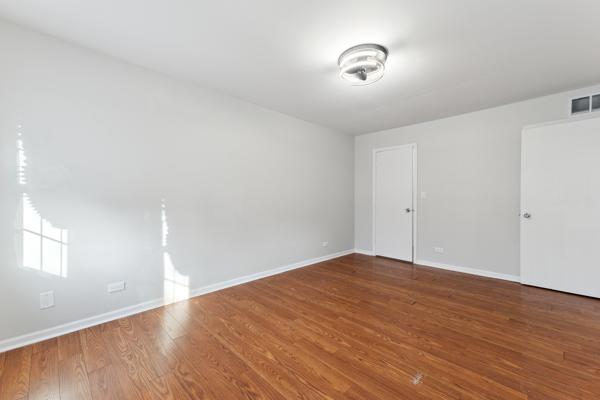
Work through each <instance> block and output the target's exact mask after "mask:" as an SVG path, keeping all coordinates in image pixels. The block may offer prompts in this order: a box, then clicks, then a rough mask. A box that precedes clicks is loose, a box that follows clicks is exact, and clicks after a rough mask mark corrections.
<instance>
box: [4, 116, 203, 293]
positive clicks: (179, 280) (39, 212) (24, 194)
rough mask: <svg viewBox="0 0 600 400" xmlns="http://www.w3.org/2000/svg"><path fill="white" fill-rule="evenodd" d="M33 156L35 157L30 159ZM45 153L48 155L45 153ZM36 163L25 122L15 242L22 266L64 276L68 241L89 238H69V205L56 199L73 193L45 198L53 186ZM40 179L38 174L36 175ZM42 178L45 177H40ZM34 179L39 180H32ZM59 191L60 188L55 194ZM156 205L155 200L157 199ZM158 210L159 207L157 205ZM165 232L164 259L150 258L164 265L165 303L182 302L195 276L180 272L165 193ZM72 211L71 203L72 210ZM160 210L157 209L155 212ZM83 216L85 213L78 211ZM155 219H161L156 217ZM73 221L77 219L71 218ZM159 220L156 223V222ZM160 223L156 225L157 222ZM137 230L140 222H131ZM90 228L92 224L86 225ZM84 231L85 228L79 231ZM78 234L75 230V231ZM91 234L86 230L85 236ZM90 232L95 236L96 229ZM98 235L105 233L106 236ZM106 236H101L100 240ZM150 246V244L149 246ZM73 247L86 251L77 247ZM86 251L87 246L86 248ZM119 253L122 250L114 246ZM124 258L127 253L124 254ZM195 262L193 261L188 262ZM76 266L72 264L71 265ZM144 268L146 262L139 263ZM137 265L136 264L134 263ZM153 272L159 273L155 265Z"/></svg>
mask: <svg viewBox="0 0 600 400" xmlns="http://www.w3.org/2000/svg"><path fill="white" fill-rule="evenodd" d="M30 157H33V160H32V159H31V158H30ZM40 158H43V157H40ZM32 161H33V162H34V163H35V161H36V160H35V155H33V156H31V155H30V153H29V152H28V151H27V142H26V140H25V135H24V134H23V127H22V125H18V130H17V140H16V169H17V183H18V188H19V196H20V200H19V207H18V211H17V216H16V221H15V222H16V223H15V227H16V234H15V247H16V254H17V265H18V266H19V268H21V269H25V270H30V271H35V272H36V273H41V274H42V275H47V276H50V277H51V276H54V277H60V278H68V277H69V269H68V267H69V251H68V250H69V243H70V242H69V240H70V239H72V241H74V242H75V243H79V244H81V245H82V247H85V248H89V247H90V246H89V244H88V243H85V242H86V239H83V240H82V238H79V239H80V240H79V241H77V238H76V237H72V238H69V229H67V227H66V226H65V225H63V224H61V223H60V222H57V221H56V220H61V222H63V223H64V222H65V221H69V219H64V218H61V215H63V216H64V213H65V209H64V208H63V209H62V210H59V211H57V210H56V209H54V208H56V204H54V203H56V200H59V202H60V201H63V202H64V201H65V200H66V199H65V198H64V196H68V195H67V194H65V193H62V194H61V191H60V190H59V191H58V193H59V194H58V197H56V196H55V197H56V198H54V199H53V200H51V201H48V202H45V201H44V199H45V197H46V196H45V195H46V191H47V190H48V189H49V190H52V189H54V188H52V187H50V188H43V189H41V188H40V186H43V185H38V184H37V182H36V179H35V178H36V176H35V172H34V171H35V169H32V168H31V165H30V164H31V162H32ZM43 164H44V160H38V164H37V165H36V168H44V165H43ZM37 178H38V180H40V179H39V177H37ZM41 180H43V178H42V179H41ZM31 181H34V182H31ZM54 195H56V193H54ZM154 204H156V203H154ZM154 209H155V210H156V209H157V208H156V206H155V208H154ZM159 209H160V232H161V238H160V239H161V243H160V261H159V260H156V259H155V260H154V261H151V260H150V262H149V264H150V265H156V264H158V263H160V264H161V272H162V281H163V285H162V292H163V298H164V301H165V302H166V303H172V302H177V301H181V300H185V299H187V298H189V295H190V277H189V275H184V274H182V273H180V272H179V271H178V270H177V268H176V267H175V265H174V262H173V259H174V256H173V254H172V253H173V252H174V249H173V246H172V245H170V243H169V217H168V212H167V200H166V199H165V198H162V199H160V208H159ZM66 212H68V207H67V211H66ZM91 212H94V208H91ZM46 213H48V214H51V215H52V216H53V218H48V217H46V215H45V214H46ZM154 215H156V214H154ZM79 217H80V218H81V217H82V216H81V215H79ZM151 220H152V221H157V220H156V219H154V218H151ZM71 222H73V220H71ZM152 223H153V224H155V223H156V222H152ZM154 226H156V225H154ZM129 228H131V229H132V230H133V231H135V229H136V227H129ZM150 229H151V230H153V231H154V234H151V238H150V241H151V244H150V248H149V250H150V251H149V252H148V254H147V255H149V256H150V258H154V257H155V256H156V255H157V253H156V252H155V251H152V248H154V249H156V239H154V238H157V236H155V235H156V232H157V231H156V230H154V229H152V228H150ZM86 230H88V227H87V225H86ZM89 230H93V227H92V226H89ZM80 231H81V230H80ZM71 236H76V235H71ZM86 236H87V235H86ZM87 237H91V238H93V237H94V234H93V233H92V234H91V235H89V236H87ZM96 237H99V238H101V237H102V236H101V235H99V234H98V235H97V236H96ZM100 240H102V239H100ZM104 245H105V243H100V244H94V246H95V248H98V247H100V248H103V247H104ZM106 247H107V248H104V251H105V252H106V253H107V254H109V253H111V250H113V249H111V248H109V247H110V244H109V245H108V246H106ZM146 248H147V247H146ZM72 250H81V249H77V248H74V249H72ZM135 251H136V250H135V249H130V250H129V252H135ZM81 252H85V250H81V251H80V253H81ZM115 252H117V251H115ZM123 258H128V256H125V257H123ZM82 260H83V261H84V262H85V261H86V258H85V257H83V258H81V259H79V260H78V261H79V263H78V264H79V267H80V268H82V267H83V266H84V265H85V266H86V267H87V268H93V267H89V266H88V265H87V263H86V264H84V263H83V262H82ZM189 264H190V265H191V264H192V263H189ZM72 267H73V266H72ZM135 267H139V268H141V269H143V268H144V267H143V265H139V266H135ZM134 269H135V268H134ZM86 273H89V274H91V275H95V276H99V275H101V274H99V273H98V271H86ZM151 274H155V272H154V271H152V270H151ZM156 278H157V277H156V276H154V277H149V279H146V280H147V281H148V282H158V280H157V279H156Z"/></svg>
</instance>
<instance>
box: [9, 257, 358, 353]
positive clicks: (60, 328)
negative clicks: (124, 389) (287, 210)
mask: <svg viewBox="0 0 600 400" xmlns="http://www.w3.org/2000/svg"><path fill="white" fill-rule="evenodd" d="M352 253H354V249H351V250H345V251H340V252H338V253H333V254H328V255H325V256H321V257H316V258H311V259H309V260H304V261H300V262H297V263H293V264H288V265H284V266H282V267H278V268H273V269H269V270H266V271H262V272H258V273H256V274H252V275H246V276H242V277H239V278H234V279H230V280H227V281H223V282H219V283H214V284H212V285H207V286H203V287H200V288H196V289H192V290H191V291H190V298H192V297H197V296H201V295H203V294H207V293H210V292H215V291H217V290H222V289H226V288H228V287H231V286H236V285H240V284H242V283H247V282H251V281H254V280H257V279H261V278H266V277H268V276H271V275H276V274H281V273H282V272H286V271H291V270H293V269H297V268H302V267H306V266H309V265H312V264H316V263H320V262H323V261H327V260H331V259H333V258H338V257H342V256H345V255H348V254H352ZM168 303H169V302H167V301H165V300H164V299H154V300H150V301H145V302H143V303H139V304H135V305H132V306H128V307H125V308H120V309H118V310H114V311H109V312H107V313H103V314H99V315H94V316H92V317H88V318H84V319H80V320H78V321H73V322H68V323H66V324H62V325H57V326H54V327H52V328H48V329H43V330H40V331H37V332H32V333H27V334H25V335H22V336H17V337H14V338H9V339H5V340H2V341H0V353H3V352H5V351H8V350H12V349H16V348H19V347H23V346H27V345H30V344H33V343H37V342H41V341H43V340H47V339H51V338H54V337H57V336H61V335H66V334H67V333H71V332H75V331H78V330H81V329H85V328H89V327H90V326H94V325H98V324H102V323H104V322H108V321H113V320H116V319H119V318H124V317H128V316H130V315H133V314H139V313H141V312H144V311H148V310H151V309H154V308H158V307H161V306H163V305H165V304H168Z"/></svg>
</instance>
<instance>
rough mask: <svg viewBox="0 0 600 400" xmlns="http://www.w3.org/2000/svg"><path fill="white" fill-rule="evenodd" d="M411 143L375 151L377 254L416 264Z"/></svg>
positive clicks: (413, 148) (375, 248)
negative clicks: (414, 259) (414, 256)
mask: <svg viewBox="0 0 600 400" xmlns="http://www.w3.org/2000/svg"><path fill="white" fill-rule="evenodd" d="M414 151H415V146H414V145H412V144H409V145H404V146H399V147H394V148H390V149H380V150H375V152H374V155H373V156H374V187H373V192H374V196H373V202H374V204H373V206H374V225H375V226H374V252H375V255H378V256H384V257H390V258H395V259H398V260H403V261H409V262H412V261H413V223H414V209H413V176H414V174H413V168H414V165H413V164H414V162H413V157H414Z"/></svg>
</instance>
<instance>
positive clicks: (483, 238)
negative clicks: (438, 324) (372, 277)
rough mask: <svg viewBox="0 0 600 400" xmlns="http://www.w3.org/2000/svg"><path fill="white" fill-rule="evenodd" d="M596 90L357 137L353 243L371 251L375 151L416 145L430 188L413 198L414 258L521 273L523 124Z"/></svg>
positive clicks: (550, 116)
mask: <svg viewBox="0 0 600 400" xmlns="http://www.w3.org/2000/svg"><path fill="white" fill-rule="evenodd" d="M598 92H600V87H596V88H587V89H582V90H577V91H572V92H567V93H561V94H556V95H552V96H547V97H542V98H538V99H533V100H529V101H524V102H520V103H515V104H510V105H507V106H503V107H497V108H492V109H488V110H483V111H478V112H474V113H470V114H465V115H460V116H456V117H452V118H446V119H442V120H437V121H432V122H427V123H422V124H418V125H412V126H406V127H402V128H396V129H390V130H386V131H382V132H376V133H371V134H366V135H361V136H358V137H356V141H355V246H356V248H358V249H363V250H371V249H372V208H371V207H372V204H371V203H372V195H371V193H372V189H371V188H372V149H374V148H378V147H386V146H395V145H400V144H406V143H416V144H417V147H418V148H417V152H418V192H419V194H420V192H426V193H427V199H419V200H418V204H417V213H418V237H417V245H418V249H417V260H418V261H421V262H427V263H428V264H442V265H443V264H445V265H447V266H456V267H463V268H474V269H480V270H484V271H489V272H492V273H499V274H505V275H512V276H518V275H519V273H520V271H519V216H518V214H519V211H520V210H519V191H520V186H519V185H520V172H519V171H520V154H521V153H520V145H521V130H522V128H523V126H524V125H528V124H533V123H539V122H545V121H552V120H558V119H563V118H566V117H567V116H568V102H569V99H570V98H571V97H574V96H576V95H578V94H590V93H598ZM418 197H420V196H418ZM434 247H443V248H444V253H443V254H440V253H436V252H434Z"/></svg>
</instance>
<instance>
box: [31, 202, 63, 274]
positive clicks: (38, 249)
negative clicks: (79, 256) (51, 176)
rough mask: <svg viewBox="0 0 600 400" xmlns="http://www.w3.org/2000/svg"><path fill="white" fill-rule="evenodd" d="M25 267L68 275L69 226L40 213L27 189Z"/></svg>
mask: <svg viewBox="0 0 600 400" xmlns="http://www.w3.org/2000/svg"><path fill="white" fill-rule="evenodd" d="M22 211H23V221H22V222H23V224H22V232H23V242H22V246H23V267H24V268H31V269H36V270H39V271H42V272H46V273H49V274H52V275H57V276H61V277H63V278H66V277H67V246H68V238H67V230H66V229H60V228H56V227H54V226H52V224H51V223H50V222H49V221H47V220H45V219H43V218H42V217H40V215H39V214H38V212H37V211H36V210H35V209H34V207H33V205H32V203H31V200H30V199H29V196H28V195H27V193H23V198H22Z"/></svg>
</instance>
